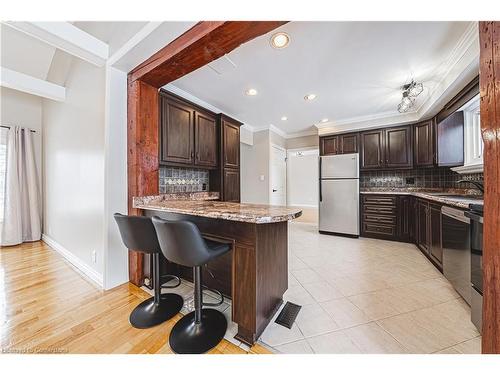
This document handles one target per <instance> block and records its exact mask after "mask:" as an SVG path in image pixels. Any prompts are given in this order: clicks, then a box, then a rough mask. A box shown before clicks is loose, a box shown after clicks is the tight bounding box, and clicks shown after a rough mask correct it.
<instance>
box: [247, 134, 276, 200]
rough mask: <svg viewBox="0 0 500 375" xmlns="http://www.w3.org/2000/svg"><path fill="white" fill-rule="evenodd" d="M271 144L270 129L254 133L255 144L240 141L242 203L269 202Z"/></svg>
mask: <svg viewBox="0 0 500 375" xmlns="http://www.w3.org/2000/svg"><path fill="white" fill-rule="evenodd" d="M269 145H270V138H269V131H268V130H264V131H260V132H256V133H254V134H253V146H249V145H247V144H244V143H240V154H241V172H240V173H241V176H240V181H241V184H240V185H241V202H242V203H260V204H268V203H269V151H270V146H269ZM261 176H263V178H264V179H263V180H261V179H260V177H261Z"/></svg>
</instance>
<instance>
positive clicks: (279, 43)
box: [271, 33, 290, 49]
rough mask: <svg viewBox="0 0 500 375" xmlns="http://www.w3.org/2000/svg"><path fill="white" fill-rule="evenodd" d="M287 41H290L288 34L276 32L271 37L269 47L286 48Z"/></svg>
mask: <svg viewBox="0 0 500 375" xmlns="http://www.w3.org/2000/svg"><path fill="white" fill-rule="evenodd" d="M288 43H290V36H289V35H288V34H287V33H276V34H273V36H272V37H271V47H273V48H276V49H282V48H286V47H287V46H288Z"/></svg>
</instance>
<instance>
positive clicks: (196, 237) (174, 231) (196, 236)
mask: <svg viewBox="0 0 500 375" xmlns="http://www.w3.org/2000/svg"><path fill="white" fill-rule="evenodd" d="M153 224H154V226H155V229H156V234H157V236H158V242H159V243H160V248H161V251H162V252H163V255H164V256H165V258H167V259H168V260H169V261H171V262H174V263H177V264H180V265H183V266H186V267H196V266H201V265H204V264H205V263H207V262H208V260H210V253H209V250H208V248H207V245H206V244H205V241H204V240H203V237H202V236H201V233H200V230H199V229H198V227H197V226H196V225H195V224H194V223H191V222H190V221H186V220H164V219H161V218H159V217H157V216H154V217H153Z"/></svg>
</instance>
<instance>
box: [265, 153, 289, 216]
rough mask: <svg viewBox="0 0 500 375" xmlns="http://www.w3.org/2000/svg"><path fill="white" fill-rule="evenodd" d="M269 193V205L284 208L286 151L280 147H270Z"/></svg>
mask: <svg viewBox="0 0 500 375" xmlns="http://www.w3.org/2000/svg"><path fill="white" fill-rule="evenodd" d="M270 176H271V178H270V185H271V193H270V197H269V203H270V204H272V205H277V206H286V151H285V150H283V149H282V148H280V147H277V146H272V147H271V173H270Z"/></svg>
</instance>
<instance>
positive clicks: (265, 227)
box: [256, 221, 288, 338]
mask: <svg viewBox="0 0 500 375" xmlns="http://www.w3.org/2000/svg"><path fill="white" fill-rule="evenodd" d="M256 270H257V274H256V286H257V294H256V295H257V306H256V313H257V317H256V321H257V327H256V328H257V330H256V332H257V335H256V338H258V337H259V336H260V335H261V333H262V331H264V329H265V328H266V326H267V325H268V323H269V321H270V320H271V318H272V317H273V315H274V314H275V312H276V311H277V310H278V308H279V307H280V305H281V303H282V302H283V294H284V293H285V292H286V290H287V289H288V222H287V221H283V222H279V223H270V224H258V225H257V248H256Z"/></svg>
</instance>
